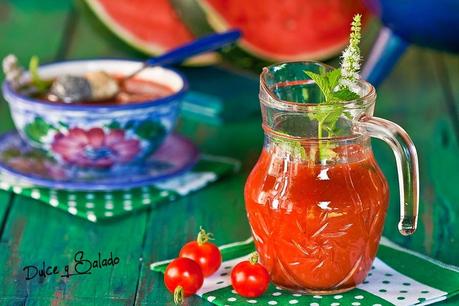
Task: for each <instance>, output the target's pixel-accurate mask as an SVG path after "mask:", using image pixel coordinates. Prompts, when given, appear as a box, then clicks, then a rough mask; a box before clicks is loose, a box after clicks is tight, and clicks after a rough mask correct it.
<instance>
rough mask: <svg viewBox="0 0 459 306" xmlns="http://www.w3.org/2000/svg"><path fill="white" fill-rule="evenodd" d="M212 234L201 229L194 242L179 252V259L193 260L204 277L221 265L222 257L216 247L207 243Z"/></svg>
mask: <svg viewBox="0 0 459 306" xmlns="http://www.w3.org/2000/svg"><path fill="white" fill-rule="evenodd" d="M211 237H212V234H210V233H206V231H205V230H204V229H203V228H201V230H200V231H199V234H198V238H197V239H196V241H190V242H188V243H187V244H185V245H184V246H183V247H182V249H181V250H180V254H179V257H186V258H189V259H192V260H194V261H195V262H197V263H198V265H199V266H200V267H201V269H202V274H204V277H207V276H209V275H212V274H214V273H215V271H217V270H218V268H219V267H220V265H221V264H222V255H221V253H220V250H219V249H218V247H217V246H216V245H215V244H213V243H211V242H209V239H211Z"/></svg>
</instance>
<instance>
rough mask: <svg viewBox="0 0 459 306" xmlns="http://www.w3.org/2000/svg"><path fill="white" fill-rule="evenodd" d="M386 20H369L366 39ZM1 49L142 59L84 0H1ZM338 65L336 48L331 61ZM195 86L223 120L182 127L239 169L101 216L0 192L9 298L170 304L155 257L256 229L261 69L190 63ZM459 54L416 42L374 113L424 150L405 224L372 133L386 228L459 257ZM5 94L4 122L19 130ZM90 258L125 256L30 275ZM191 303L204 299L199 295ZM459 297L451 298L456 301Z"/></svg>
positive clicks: (388, 158) (383, 151)
mask: <svg viewBox="0 0 459 306" xmlns="http://www.w3.org/2000/svg"><path fill="white" fill-rule="evenodd" d="M376 29H377V26H374V27H373V28H371V29H370V30H369V31H368V36H367V38H366V40H365V50H368V46H369V45H370V44H371V41H372V37H374V33H375V31H376ZM0 42H1V44H0V57H3V56H5V55H6V54H8V53H15V54H17V55H18V56H19V58H20V59H21V61H22V62H23V63H24V64H25V63H26V61H27V59H28V58H29V57H30V56H32V55H34V54H36V55H39V56H40V58H41V59H42V60H43V61H45V62H47V61H53V60H63V59H69V58H87V57H107V56H110V57H130V58H144V56H143V55H141V54H139V53H137V52H136V51H134V50H132V49H130V48H129V47H128V46H126V45H125V44H123V43H122V42H121V41H119V40H118V39H117V38H115V37H114V36H113V35H111V34H110V33H109V32H108V31H107V30H106V29H105V28H104V27H103V26H102V25H101V24H100V23H99V22H98V21H97V20H95V18H94V17H93V16H92V15H91V13H90V12H89V11H88V10H87V8H85V7H84V5H83V4H82V3H81V1H76V2H72V1H70V0H65V1H62V0H61V1H51V0H42V1H33V0H16V1H2V2H1V3H0ZM332 63H335V64H336V59H335V60H334V61H332ZM182 71H183V72H184V73H185V74H186V75H187V76H188V77H189V79H190V83H191V87H192V89H194V90H199V91H201V92H204V93H208V94H212V95H218V96H219V97H220V98H221V99H222V100H223V102H224V104H225V107H224V110H225V113H224V117H225V119H226V121H225V122H224V123H223V124H220V125H218V124H208V123H205V122H200V121H196V120H191V119H183V118H182V119H181V120H180V122H179V125H178V131H179V132H181V133H182V134H184V135H186V136H188V137H190V138H191V139H193V141H194V142H195V143H196V144H197V145H198V146H199V148H200V150H201V151H202V152H206V153H212V154H219V155H226V156H230V157H234V158H237V159H239V160H240V161H241V162H242V169H241V171H240V172H239V173H238V174H236V175H234V176H231V177H228V178H226V179H224V180H222V181H221V182H218V183H216V184H214V185H212V186H210V187H208V188H205V189H204V190H202V191H199V192H197V193H195V194H192V195H191V196H188V197H186V198H183V199H180V200H178V201H175V202H172V203H169V204H165V205H161V206H159V207H157V208H156V209H153V210H152V209H150V210H143V211H141V212H138V213H133V214H131V215H129V216H127V217H124V218H121V219H117V220H113V221H110V222H102V223H97V224H92V223H90V222H87V221H85V220H80V219H79V218H76V217H73V216H71V215H69V214H66V213H64V212H61V211H59V210H56V209H53V208H51V207H50V206H48V205H43V204H41V203H39V202H37V201H35V200H32V199H28V198H24V197H21V196H14V195H12V194H8V193H6V192H0V262H1V263H2V264H1V265H0V284H2V286H0V304H1V305H24V304H26V305H133V304H135V305H141V304H148V305H173V303H172V299H171V296H170V294H169V293H168V292H167V291H166V290H165V288H164V286H163V283H162V277H161V275H159V274H156V273H153V272H151V271H150V270H149V267H148V266H149V263H151V262H153V261H158V260H163V259H167V258H172V257H175V256H176V255H177V253H178V251H179V249H180V247H181V246H182V245H183V244H184V243H185V242H186V241H189V240H191V239H193V238H194V235H195V233H196V232H197V230H198V229H199V226H200V225H203V226H205V227H206V228H207V229H208V230H210V231H212V232H213V233H215V236H216V240H215V242H216V243H217V244H224V243H229V242H232V241H236V240H242V239H245V238H247V237H248V236H249V234H250V233H249V226H248V223H247V219H246V215H245V210H244V202H243V193H242V191H243V186H244V182H245V179H246V177H247V175H248V173H249V171H250V169H251V168H252V166H253V164H254V163H255V161H256V159H257V157H258V154H259V152H260V149H261V146H262V144H263V133H262V130H261V127H260V122H261V119H260V114H259V111H258V100H257V95H258V92H257V91H258V79H257V75H256V74H247V73H240V72H238V71H234V70H232V69H231V70H228V69H227V68H222V67H208V68H183V69H182ZM458 84H459V57H458V56H455V55H450V54H444V53H440V52H435V51H431V50H426V49H421V48H417V47H412V48H410V49H409V50H408V52H407V53H406V54H405V55H404V56H403V58H402V59H401V60H400V63H399V64H398V66H397V67H396V69H395V70H394V71H393V73H392V74H391V76H390V78H389V79H388V80H387V81H386V82H385V83H384V84H383V85H382V86H381V87H380V88H379V90H378V95H379V96H378V102H377V107H376V114H375V115H376V116H379V117H383V118H386V119H389V120H392V121H394V122H396V123H398V124H400V125H401V126H403V127H404V128H405V129H406V130H407V131H408V133H409V134H410V135H411V137H412V139H413V141H414V142H415V144H416V147H417V149H418V153H419V158H420V175H421V203H420V205H421V206H420V207H421V208H420V225H419V229H418V231H417V232H416V234H415V235H414V236H412V237H409V238H406V237H402V236H401V235H399V234H398V231H397V227H396V224H397V222H398V217H399V207H398V205H399V204H398V183H397V176H396V167H395V161H394V157H393V154H392V152H391V151H390V149H389V148H388V147H387V146H386V145H385V144H382V143H380V142H379V141H375V142H374V151H375V155H376V158H377V160H378V162H379V164H380V165H381V168H382V169H383V171H384V173H385V175H386V176H387V179H388V181H389V184H390V190H391V198H390V202H391V203H390V209H389V213H388V217H387V220H386V224H385V231H384V234H385V235H386V236H387V237H389V238H390V239H391V240H393V241H395V242H397V243H399V244H401V245H404V246H406V247H408V248H410V249H413V250H416V251H418V252H421V253H424V254H427V255H429V256H432V257H434V258H436V259H439V260H442V261H444V262H446V263H450V264H456V265H459V188H458V187H459V146H458V139H459V134H458V133H459V127H458V121H459V118H458V117H457V116H458V113H457V109H458V104H459V102H458V100H459V85H458ZM12 128H13V125H12V123H11V120H10V116H9V113H8V108H7V106H6V103H4V102H2V103H0V131H1V132H4V131H7V130H9V129H12ZM80 250H81V251H84V254H85V256H87V257H88V258H96V257H97V256H98V253H99V252H100V253H101V254H102V256H108V255H109V254H110V252H112V254H113V256H118V257H119V258H120V264H118V265H117V266H115V267H114V268H107V269H100V270H94V271H93V273H92V274H91V275H84V276H75V277H73V278H69V279H67V278H61V277H56V276H49V277H46V278H45V279H43V278H40V279H39V278H35V279H33V280H29V281H26V280H25V277H24V271H23V270H22V269H23V267H24V266H27V265H40V264H42V261H45V262H46V263H47V264H49V265H57V266H60V267H62V266H65V265H66V264H68V263H70V262H71V261H72V258H73V256H74V254H75V252H77V251H80ZM186 303H187V304H188V305H201V304H202V305H206V304H208V303H207V302H204V301H202V300H200V299H198V298H190V299H188V300H187V302H186ZM457 303H459V299H455V300H453V301H450V302H448V304H450V305H456V304H457Z"/></svg>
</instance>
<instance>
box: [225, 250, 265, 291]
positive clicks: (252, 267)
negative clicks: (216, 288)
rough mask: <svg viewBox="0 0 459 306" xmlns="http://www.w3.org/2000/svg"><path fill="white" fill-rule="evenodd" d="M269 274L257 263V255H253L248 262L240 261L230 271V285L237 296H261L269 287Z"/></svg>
mask: <svg viewBox="0 0 459 306" xmlns="http://www.w3.org/2000/svg"><path fill="white" fill-rule="evenodd" d="M269 280H270V277H269V274H268V271H267V270H266V268H265V267H263V266H262V265H261V264H259V263H258V254H257V253H254V254H253V255H252V257H251V258H250V261H249V260H246V261H242V262H240V263H238V264H237V265H236V266H234V268H233V270H232V271H231V284H232V285H233V288H234V290H236V292H237V293H238V294H239V295H242V296H243V297H247V298H255V297H259V296H260V295H262V294H263V293H264V292H265V291H266V289H268V287H269Z"/></svg>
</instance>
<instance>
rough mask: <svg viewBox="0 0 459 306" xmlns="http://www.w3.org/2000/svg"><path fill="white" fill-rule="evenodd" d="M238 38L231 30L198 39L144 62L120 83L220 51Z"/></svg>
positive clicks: (235, 32) (239, 35)
mask: <svg viewBox="0 0 459 306" xmlns="http://www.w3.org/2000/svg"><path fill="white" fill-rule="evenodd" d="M239 37H241V31H239V30H231V31H227V32H223V33H217V34H211V35H208V36H205V37H202V38H198V39H196V40H194V41H192V42H190V43H188V44H185V45H182V46H180V47H178V48H175V49H172V50H170V51H168V52H166V53H164V54H162V55H160V56H158V57H153V58H150V59H148V60H146V61H145V62H144V63H143V65H142V66H141V67H140V68H139V69H137V70H136V71H134V72H133V73H131V74H130V75H128V76H127V77H125V78H123V79H122V80H121V82H125V81H126V80H129V79H130V78H132V77H134V76H135V75H137V74H138V73H139V72H141V71H142V70H144V69H145V68H147V67H152V66H163V65H169V64H175V63H180V62H182V61H184V60H186V59H187V58H189V57H192V56H194V55H197V54H200V53H204V52H209V51H213V50H216V49H220V48H221V47H223V46H225V45H227V44H229V43H233V42H235V41H236V40H238V39H239Z"/></svg>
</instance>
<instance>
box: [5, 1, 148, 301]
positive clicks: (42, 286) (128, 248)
mask: <svg viewBox="0 0 459 306" xmlns="http://www.w3.org/2000/svg"><path fill="white" fill-rule="evenodd" d="M69 2H70V1H69ZM45 4H46V3H45ZM48 4H49V3H48ZM43 5H44V4H43ZM40 8H41V6H40ZM40 8H37V10H38V11H39V12H41V13H42V14H40V16H36V15H34V14H35V13H33V14H31V16H35V17H36V18H35V19H34V22H36V23H37V24H39V25H41V24H43V25H48V24H50V23H52V24H53V29H56V28H57V29H59V30H64V29H65V23H66V21H67V19H66V18H60V19H59V18H57V19H53V18H54V15H53V11H52V10H51V11H50V12H48V10H50V8H49V7H47V8H46V11H40ZM69 8H70V7H67V8H66V9H65V10H61V11H59V12H60V14H63V15H65V14H67V11H68V9H69ZM29 9H31V10H32V11H33V9H32V8H29ZM24 14H25V13H24ZM15 16H16V15H15ZM25 16H29V14H25ZM38 17H39V18H38ZM49 17H51V18H49ZM76 17H77V21H79V22H80V23H81V22H84V21H83V20H82V19H78V16H76ZM51 19H52V21H51ZM59 22H62V23H61V24H62V26H61V27H59ZM31 28H33V27H31ZM70 30H71V29H70ZM11 31H12V29H11ZM43 33H44V34H46V35H50V33H54V34H55V35H56V37H59V38H60V34H61V33H60V32H59V31H51V30H49V29H46V31H45V32H43ZM69 33H70V32H69ZM71 34H72V35H71V37H65V38H66V39H65V40H64V41H63V44H59V43H58V42H59V39H56V43H55V44H52V43H49V44H48V45H47V47H48V49H46V48H45V50H44V51H48V52H49V55H48V57H46V56H43V58H51V57H52V56H53V54H58V56H63V57H67V54H66V53H67V52H70V50H72V49H71V48H70V47H69V46H67V45H66V44H70V45H77V43H78V42H83V43H87V44H89V45H92V43H93V42H96V41H97V39H98V38H97V36H95V37H93V38H92V40H87V39H86V40H81V39H80V36H79V35H80V32H78V31H73V32H72V33H71ZM24 35H25V34H24ZM39 37H40V36H38V37H36V39H32V38H30V39H29V41H39ZM83 39H84V37H83ZM45 45H46V44H43V46H45ZM87 46H88V45H85V47H84V48H80V49H79V50H80V51H73V53H72V54H74V55H75V56H76V57H78V52H81V50H92V49H91V48H87ZM18 48H19V47H18ZM21 50H23V51H25V50H26V49H25V48H24V47H22V49H21ZM28 50H30V49H28ZM92 52H94V50H92ZM96 52H97V50H96ZM39 55H40V56H42V55H43V54H40V53H39ZM28 56H30V54H25V55H24V57H28ZM115 205H116V203H115ZM45 216H46V219H45ZM147 219H148V212H141V213H138V214H133V215H131V216H129V217H128V218H125V219H121V220H117V221H113V222H108V223H102V224H91V223H89V222H88V221H84V220H80V219H78V218H75V217H72V216H70V215H69V214H66V213H62V212H60V211H57V210H55V209H53V208H51V207H49V206H46V205H44V204H42V203H39V202H37V201H35V200H32V199H28V198H23V197H17V199H16V200H15V201H14V204H13V207H12V208H11V211H10V216H9V218H8V220H7V222H6V224H5V231H4V237H5V239H6V243H4V244H2V245H1V248H2V249H1V250H0V253H1V254H0V258H1V259H2V260H4V262H8V263H9V264H8V266H7V267H4V268H2V270H1V271H0V274H1V276H0V279H1V280H0V282H1V283H8V284H11V285H10V286H5V287H3V288H2V289H1V291H0V296H1V297H2V298H3V300H1V302H0V304H10V303H16V302H17V303H20V304H23V303H27V304H31V305H34V304H62V303H64V302H65V304H68V305H82V304H84V305H86V304H104V305H108V304H132V302H133V300H134V298H135V292H136V283H137V278H138V274H139V258H140V255H141V252H142V241H143V238H144V232H145V224H146V220H147ZM79 250H82V251H84V252H85V254H87V256H88V257H89V256H91V257H95V256H96V257H97V254H98V252H101V253H102V254H103V256H104V255H105V254H109V253H110V252H113V254H114V256H119V258H120V264H119V265H117V266H116V267H114V268H108V269H105V270H100V271H94V273H93V274H91V275H84V276H74V277H72V278H70V279H66V278H61V277H59V276H56V277H48V278H46V279H38V278H36V279H33V280H29V281H26V280H25V277H24V272H23V271H22V267H23V266H25V265H36V264H39V263H41V262H42V261H43V260H45V261H46V262H47V263H49V264H54V265H58V266H60V267H61V268H62V267H63V266H65V265H66V264H70V263H71V262H72V258H73V256H74V254H75V252H77V251H79Z"/></svg>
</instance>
